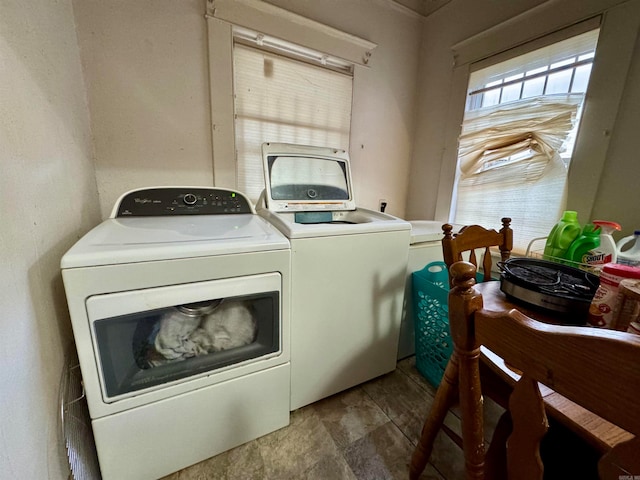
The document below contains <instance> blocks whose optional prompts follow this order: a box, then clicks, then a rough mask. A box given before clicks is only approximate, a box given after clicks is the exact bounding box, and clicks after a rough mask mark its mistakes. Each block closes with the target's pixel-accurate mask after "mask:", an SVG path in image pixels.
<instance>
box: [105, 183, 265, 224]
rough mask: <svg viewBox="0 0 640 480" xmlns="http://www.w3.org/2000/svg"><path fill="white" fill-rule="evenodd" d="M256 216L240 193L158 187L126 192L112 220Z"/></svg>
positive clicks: (195, 188)
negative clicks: (243, 214) (235, 215)
mask: <svg viewBox="0 0 640 480" xmlns="http://www.w3.org/2000/svg"><path fill="white" fill-rule="evenodd" d="M238 213H255V211H254V209H253V206H252V205H251V202H250V201H249V199H248V198H247V197H246V196H245V195H244V194H242V193H240V192H237V191H234V190H228V189H225V188H209V187H157V188H144V189H141V190H133V191H131V192H127V193H125V194H124V195H123V196H122V197H120V199H119V200H118V202H117V203H116V207H115V208H114V212H113V214H112V217H151V216H159V215H227V214H238Z"/></svg>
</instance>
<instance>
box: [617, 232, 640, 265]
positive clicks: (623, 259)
mask: <svg viewBox="0 0 640 480" xmlns="http://www.w3.org/2000/svg"><path fill="white" fill-rule="evenodd" d="M617 247H618V259H617V263H620V264H622V265H631V266H632V267H639V266H640V230H636V231H635V232H633V235H630V236H628V237H624V238H623V239H622V240H620V241H619V242H618V245H617ZM625 247H628V248H627V249H626V250H623V248H625Z"/></svg>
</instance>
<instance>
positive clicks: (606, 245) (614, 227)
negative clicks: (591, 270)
mask: <svg viewBox="0 0 640 480" xmlns="http://www.w3.org/2000/svg"><path fill="white" fill-rule="evenodd" d="M593 224H594V225H595V226H596V227H600V246H599V247H596V248H595V249H594V250H593V251H592V252H591V254H590V256H589V257H588V258H586V259H585V260H586V261H585V262H584V263H588V264H589V265H600V266H602V265H604V264H605V263H615V262H616V259H617V258H618V248H617V247H616V242H615V240H614V239H613V236H612V233H613V232H614V231H620V230H622V227H621V226H620V224H618V223H616V222H607V221H605V220H594V221H593Z"/></svg>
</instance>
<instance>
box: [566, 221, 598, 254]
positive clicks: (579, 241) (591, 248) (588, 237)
mask: <svg viewBox="0 0 640 480" xmlns="http://www.w3.org/2000/svg"><path fill="white" fill-rule="evenodd" d="M599 246H600V227H599V226H596V225H594V224H593V223H587V224H586V225H585V226H584V228H583V229H582V233H581V234H580V235H579V236H578V238H576V239H575V240H574V241H573V242H572V243H571V245H570V246H569V249H568V250H567V253H566V254H565V256H564V258H566V259H567V260H571V261H572V262H575V263H581V264H582V263H590V260H593V259H594V257H595V255H594V253H595V251H596V248H598V247H599Z"/></svg>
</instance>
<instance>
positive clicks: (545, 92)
mask: <svg viewBox="0 0 640 480" xmlns="http://www.w3.org/2000/svg"><path fill="white" fill-rule="evenodd" d="M597 38H598V30H597V29H596V30H591V31H588V32H585V33H583V34H580V35H577V36H574V37H572V38H569V39H566V40H563V41H561V42H557V43H554V44H552V45H549V46H546V47H544V48H540V49H536V50H534V51H531V52H529V53H526V54H524V55H519V56H516V57H514V58H511V59H509V60H506V61H503V62H498V63H495V64H493V65H489V66H485V67H484V68H478V69H476V70H475V71H472V73H471V75H470V77H469V88H468V96H467V102H466V107H465V115H464V121H463V124H462V132H461V135H460V138H459V144H458V168H457V175H456V185H455V189H454V200H453V202H452V219H453V221H454V222H455V223H459V224H470V223H479V224H483V225H488V226H491V225H495V223H496V217H503V216H508V217H512V218H513V219H517V222H518V232H519V235H518V236H517V237H516V238H515V239H514V251H522V252H523V251H524V250H526V247H527V244H528V243H529V241H530V240H532V239H533V238H537V237H543V236H546V235H547V234H548V232H549V231H550V229H551V228H552V226H553V225H554V224H555V223H556V221H557V219H558V218H560V216H561V214H562V211H563V210H564V209H565V205H566V195H567V179H568V169H569V166H570V164H571V157H572V152H573V145H574V142H575V138H576V132H577V129H578V126H579V123H580V122H579V120H580V113H581V108H582V105H583V102H584V96H585V93H586V90H587V86H588V82H589V75H590V72H591V65H592V62H593V60H594V55H595V48H596V42H597ZM486 64H487V62H486V61H485V62H483V65H486ZM472 69H473V66H472Z"/></svg>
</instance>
